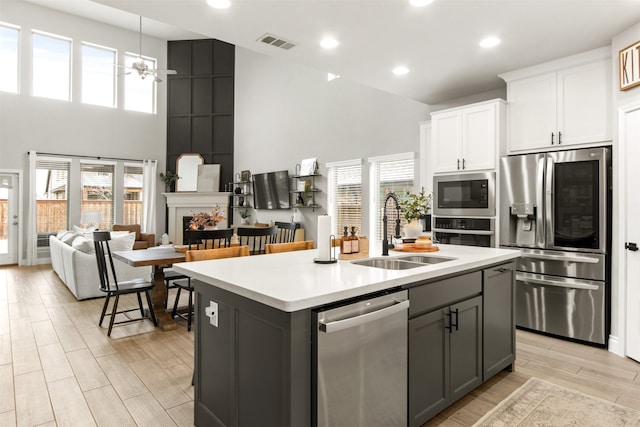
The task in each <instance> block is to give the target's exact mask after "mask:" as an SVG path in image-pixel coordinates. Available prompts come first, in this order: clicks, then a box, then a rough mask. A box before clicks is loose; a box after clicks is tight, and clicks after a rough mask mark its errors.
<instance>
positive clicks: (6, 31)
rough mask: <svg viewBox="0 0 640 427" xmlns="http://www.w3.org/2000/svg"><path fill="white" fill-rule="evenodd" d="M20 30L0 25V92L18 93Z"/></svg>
mask: <svg viewBox="0 0 640 427" xmlns="http://www.w3.org/2000/svg"><path fill="white" fill-rule="evenodd" d="M19 41H20V29H19V28H18V27H14V26H10V25H8V24H0V64H2V66H0V91H3V92H11V93H18V43H19Z"/></svg>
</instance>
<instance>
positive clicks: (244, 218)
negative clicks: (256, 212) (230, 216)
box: [240, 209, 251, 225]
mask: <svg viewBox="0 0 640 427" xmlns="http://www.w3.org/2000/svg"><path fill="white" fill-rule="evenodd" d="M250 216H251V214H250V213H249V210H248V209H244V210H241V211H240V218H242V225H247V224H249V217H250Z"/></svg>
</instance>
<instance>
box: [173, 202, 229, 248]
mask: <svg viewBox="0 0 640 427" xmlns="http://www.w3.org/2000/svg"><path fill="white" fill-rule="evenodd" d="M162 195H163V196H164V197H166V198H167V207H168V208H169V212H168V223H169V230H168V234H169V241H171V242H173V244H174V245H181V244H182V217H183V216H188V215H193V214H194V213H197V212H211V210H212V209H213V207H214V206H216V205H217V206H219V207H220V210H221V211H222V212H224V213H225V217H226V216H227V214H228V208H229V197H230V196H231V193H213V192H192V191H183V192H177V193H162ZM219 226H220V228H226V227H227V218H225V219H224V220H223V221H222V222H220V225H219Z"/></svg>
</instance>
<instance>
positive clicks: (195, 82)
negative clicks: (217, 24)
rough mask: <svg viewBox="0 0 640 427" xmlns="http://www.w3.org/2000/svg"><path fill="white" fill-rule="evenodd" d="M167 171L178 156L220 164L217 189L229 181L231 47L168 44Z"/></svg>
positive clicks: (183, 42) (201, 43)
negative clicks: (190, 155) (172, 72)
mask: <svg viewBox="0 0 640 427" xmlns="http://www.w3.org/2000/svg"><path fill="white" fill-rule="evenodd" d="M167 45H168V46H167V49H168V52H167V61H168V67H169V68H170V69H173V70H176V71H177V72H178V74H177V75H170V76H167V77H168V79H167V170H171V171H174V172H175V169H176V159H177V158H178V156H180V154H183V153H199V154H200V155H202V157H204V162H205V163H206V164H212V163H217V164H220V188H219V189H218V190H224V186H225V184H227V183H229V182H232V181H233V85H234V69H235V46H234V45H231V44H228V43H225V42H222V41H219V40H181V41H169V42H168V44H167Z"/></svg>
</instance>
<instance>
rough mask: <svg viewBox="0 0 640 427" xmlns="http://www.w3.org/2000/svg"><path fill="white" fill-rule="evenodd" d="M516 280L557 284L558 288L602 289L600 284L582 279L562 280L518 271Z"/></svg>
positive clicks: (550, 284) (538, 283)
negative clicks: (543, 277) (542, 277)
mask: <svg viewBox="0 0 640 427" xmlns="http://www.w3.org/2000/svg"><path fill="white" fill-rule="evenodd" d="M516 281H518V282H524V283H534V284H536V285H547V286H555V287H558V288H570V289H580V290H584V291H597V290H598V289H600V286H598V285H594V284H592V283H589V282H583V281H580V280H575V279H565V280H562V281H561V280H553V279H540V278H538V277H534V276H531V275H529V274H527V273H516Z"/></svg>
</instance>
